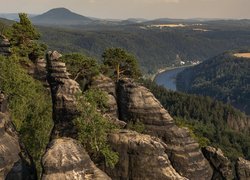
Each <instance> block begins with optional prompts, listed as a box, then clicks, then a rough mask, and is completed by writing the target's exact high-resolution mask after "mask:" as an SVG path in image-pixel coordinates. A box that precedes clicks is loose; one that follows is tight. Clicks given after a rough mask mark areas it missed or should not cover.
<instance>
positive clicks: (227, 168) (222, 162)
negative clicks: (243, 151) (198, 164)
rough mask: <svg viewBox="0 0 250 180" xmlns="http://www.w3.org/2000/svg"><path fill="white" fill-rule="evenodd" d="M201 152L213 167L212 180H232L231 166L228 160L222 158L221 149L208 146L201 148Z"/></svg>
mask: <svg viewBox="0 0 250 180" xmlns="http://www.w3.org/2000/svg"><path fill="white" fill-rule="evenodd" d="M202 151H203V154H204V156H205V157H206V158H207V160H208V161H209V162H210V164H211V166H212V167H213V170H214V174H213V178H212V179H214V180H220V179H221V180H223V179H228V180H230V179H234V176H233V171H232V170H233V167H232V164H231V162H230V160H229V159H228V158H227V157H225V156H224V154H223V152H222V151H221V149H219V148H214V147H210V146H208V147H206V148H203V149H202Z"/></svg>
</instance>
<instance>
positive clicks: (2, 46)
mask: <svg viewBox="0 0 250 180" xmlns="http://www.w3.org/2000/svg"><path fill="white" fill-rule="evenodd" d="M0 55H3V56H8V55H10V43H9V40H8V39H7V38H6V37H4V36H2V35H0Z"/></svg>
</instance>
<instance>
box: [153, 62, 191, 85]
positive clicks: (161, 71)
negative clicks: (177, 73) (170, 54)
mask: <svg viewBox="0 0 250 180" xmlns="http://www.w3.org/2000/svg"><path fill="white" fill-rule="evenodd" d="M192 66H195V65H194V64H190V65H185V66H177V67H169V66H168V67H165V68H162V69H159V70H158V71H157V72H156V73H155V74H153V75H151V77H150V79H151V81H154V80H155V78H156V77H157V76H158V75H159V74H161V73H164V72H167V71H172V70H175V69H179V68H188V67H192Z"/></svg>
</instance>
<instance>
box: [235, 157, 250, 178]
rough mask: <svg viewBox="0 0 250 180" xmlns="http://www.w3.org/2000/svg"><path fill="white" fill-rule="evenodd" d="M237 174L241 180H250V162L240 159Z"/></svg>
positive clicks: (237, 164) (237, 163)
mask: <svg viewBox="0 0 250 180" xmlns="http://www.w3.org/2000/svg"><path fill="white" fill-rule="evenodd" d="M236 174H237V178H238V179H239V180H249V179H250V161H247V160H245V159H243V158H239V159H238V160H237V162H236Z"/></svg>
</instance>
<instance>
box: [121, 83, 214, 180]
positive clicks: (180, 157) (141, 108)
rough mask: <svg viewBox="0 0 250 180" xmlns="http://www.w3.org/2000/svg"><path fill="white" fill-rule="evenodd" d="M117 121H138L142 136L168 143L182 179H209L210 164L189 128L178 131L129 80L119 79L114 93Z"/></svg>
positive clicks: (152, 99) (156, 103)
mask: <svg viewBox="0 0 250 180" xmlns="http://www.w3.org/2000/svg"><path fill="white" fill-rule="evenodd" d="M117 100H118V107H119V115H120V119H121V120H124V121H126V122H129V121H140V122H142V123H143V124H144V125H145V133H147V134H150V135H153V136H157V137H159V138H161V139H162V140H163V141H164V143H166V144H167V154H168V156H169V159H170V161H171V163H172V165H173V167H174V168H175V170H176V171H177V172H178V173H179V174H180V175H182V176H185V177H187V178H189V179H199V180H202V179H204V180H207V179H211V177H212V174H213V172H212V169H211V167H210V165H209V162H208V161H207V160H206V158H205V157H204V156H203V154H202V152H201V150H200V148H199V144H198V143H197V142H196V141H195V140H194V139H193V138H192V137H191V135H190V133H189V131H188V129H186V128H179V127H177V126H176V125H175V124H174V121H173V119H172V117H171V116H170V115H169V113H168V112H167V111H166V110H165V109H164V108H163V107H162V105H161V104H160V102H159V101H158V100H157V99H156V98H155V97H154V96H153V94H152V93H151V92H150V91H149V90H148V89H146V88H145V87H143V86H139V85H137V84H136V83H134V82H132V81H131V80H129V79H125V80H121V81H120V82H119V85H118V90H117Z"/></svg>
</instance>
